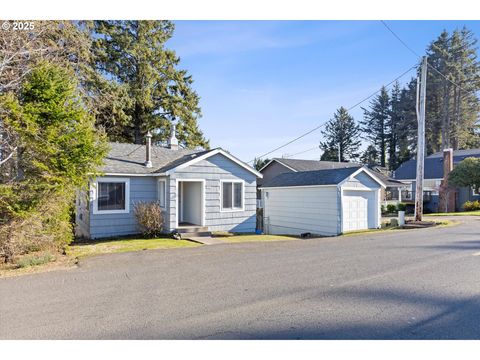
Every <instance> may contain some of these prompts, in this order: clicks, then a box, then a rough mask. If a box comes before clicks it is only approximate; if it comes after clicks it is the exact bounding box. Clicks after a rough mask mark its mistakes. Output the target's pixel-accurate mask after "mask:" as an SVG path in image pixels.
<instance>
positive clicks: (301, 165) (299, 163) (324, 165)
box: [273, 158, 362, 171]
mask: <svg viewBox="0 0 480 360" xmlns="http://www.w3.org/2000/svg"><path fill="white" fill-rule="evenodd" d="M273 160H276V161H278V162H279V163H282V164H285V165H287V166H288V167H291V168H292V169H294V170H296V171H313V170H324V169H343V168H350V167H360V166H362V165H361V164H356V163H349V162H336V161H318V160H301V159H284V158H274V159H273Z"/></svg>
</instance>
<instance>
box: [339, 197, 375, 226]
mask: <svg viewBox="0 0 480 360" xmlns="http://www.w3.org/2000/svg"><path fill="white" fill-rule="evenodd" d="M374 203H375V192H373V191H358V190H345V191H344V192H343V231H344V232H345V231H354V230H363V229H368V228H369V227H370V228H371V227H374V226H375V225H374V224H372V221H370V222H371V223H370V224H369V221H368V220H369V213H368V209H369V204H370V209H372V210H374V208H373V207H372V204H374ZM372 215H374V214H370V219H372V217H373V216H372ZM369 225H370V226H369Z"/></svg>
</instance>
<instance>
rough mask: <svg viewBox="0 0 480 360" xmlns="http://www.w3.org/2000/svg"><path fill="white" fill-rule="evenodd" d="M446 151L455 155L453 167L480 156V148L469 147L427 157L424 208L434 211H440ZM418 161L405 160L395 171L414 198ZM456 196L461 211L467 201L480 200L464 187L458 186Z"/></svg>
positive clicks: (411, 197) (479, 197)
mask: <svg viewBox="0 0 480 360" xmlns="http://www.w3.org/2000/svg"><path fill="white" fill-rule="evenodd" d="M445 152H451V155H450V156H452V157H453V163H452V168H453V167H455V165H457V164H458V163H460V162H461V161H463V160H464V159H466V158H469V157H476V158H479V157H480V149H468V150H453V151H452V150H451V149H446V150H445V151H444V152H437V153H434V154H432V155H429V156H427V157H426V158H425V163H424V181H423V191H424V196H423V199H424V208H425V209H428V210H429V211H432V212H437V211H439V205H440V204H439V202H440V192H441V185H442V181H443V180H444V178H445V176H444V171H445V169H444V156H445ZM416 168H417V161H416V160H415V159H410V160H408V161H406V162H404V163H403V164H402V165H400V166H399V167H398V169H397V170H395V172H394V178H395V179H396V180H400V181H402V182H403V183H405V184H407V185H408V191H407V193H408V197H409V198H410V199H412V200H414V199H415V178H416V173H417V170H416ZM454 197H455V201H454V202H455V209H452V210H456V211H460V210H462V208H463V204H465V202H466V201H473V200H480V195H479V194H477V193H476V192H475V191H474V190H473V189H471V188H467V187H462V188H457V189H456V191H455V194H454Z"/></svg>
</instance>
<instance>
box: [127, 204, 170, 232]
mask: <svg viewBox="0 0 480 360" xmlns="http://www.w3.org/2000/svg"><path fill="white" fill-rule="evenodd" d="M134 213H135V218H136V219H137V223H138V225H139V227H140V231H141V232H142V234H143V235H145V236H148V237H154V236H158V235H160V234H161V233H162V232H163V225H164V218H163V212H162V208H161V206H160V203H158V202H143V201H142V202H138V203H137V204H135V207H134Z"/></svg>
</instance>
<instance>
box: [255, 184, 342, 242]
mask: <svg viewBox="0 0 480 360" xmlns="http://www.w3.org/2000/svg"><path fill="white" fill-rule="evenodd" d="M263 197H264V204H265V208H264V211H265V221H266V225H267V227H268V229H267V231H268V232H269V233H270V234H277V235H279V234H288V235H299V234H301V233H305V232H310V233H312V234H318V235H337V234H338V233H339V227H338V219H339V217H338V214H339V207H338V201H337V199H338V193H337V187H336V186H323V187H291V188H266V189H264V190H263Z"/></svg>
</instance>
